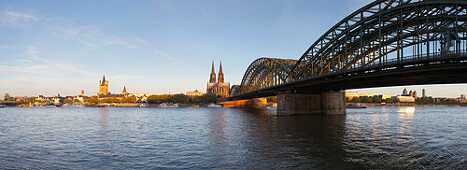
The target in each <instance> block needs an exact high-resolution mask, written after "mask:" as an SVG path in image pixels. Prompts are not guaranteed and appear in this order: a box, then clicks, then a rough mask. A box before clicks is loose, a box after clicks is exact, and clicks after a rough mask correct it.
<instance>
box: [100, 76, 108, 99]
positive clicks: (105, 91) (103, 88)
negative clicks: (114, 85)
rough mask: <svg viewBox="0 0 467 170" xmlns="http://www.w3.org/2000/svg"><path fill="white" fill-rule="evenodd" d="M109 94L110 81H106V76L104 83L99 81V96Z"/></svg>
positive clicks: (103, 79)
mask: <svg viewBox="0 0 467 170" xmlns="http://www.w3.org/2000/svg"><path fill="white" fill-rule="evenodd" d="M107 94H109V81H106V80H105V75H104V76H103V78H102V81H99V95H107Z"/></svg>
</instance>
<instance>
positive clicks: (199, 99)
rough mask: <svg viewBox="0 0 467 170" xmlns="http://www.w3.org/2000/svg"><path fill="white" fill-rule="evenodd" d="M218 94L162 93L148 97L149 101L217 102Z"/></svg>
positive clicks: (158, 102)
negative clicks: (188, 94)
mask: <svg viewBox="0 0 467 170" xmlns="http://www.w3.org/2000/svg"><path fill="white" fill-rule="evenodd" d="M217 98H218V96H216V95H213V94H205V95H202V96H192V97H190V96H187V95H185V94H183V93H180V94H175V95H169V94H162V95H151V96H149V97H148V103H157V104H160V103H165V102H172V103H215V102H216V101H217Z"/></svg>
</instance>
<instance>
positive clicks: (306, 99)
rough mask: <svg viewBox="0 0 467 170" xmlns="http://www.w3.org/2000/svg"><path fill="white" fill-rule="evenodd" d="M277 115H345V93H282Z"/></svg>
mask: <svg viewBox="0 0 467 170" xmlns="http://www.w3.org/2000/svg"><path fill="white" fill-rule="evenodd" d="M277 114H278V115H299V114H328V115H336V114H345V92H343V91H338V92H333V91H331V92H321V93H319V94H296V93H280V94H278V95H277Z"/></svg>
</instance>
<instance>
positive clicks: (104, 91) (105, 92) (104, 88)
mask: <svg viewBox="0 0 467 170" xmlns="http://www.w3.org/2000/svg"><path fill="white" fill-rule="evenodd" d="M125 96H128V92H127V91H126V87H125V86H123V91H122V94H111V93H110V92H109V81H106V80H105V75H104V76H103V77H102V80H101V81H99V93H98V94H97V97H98V98H106V97H125Z"/></svg>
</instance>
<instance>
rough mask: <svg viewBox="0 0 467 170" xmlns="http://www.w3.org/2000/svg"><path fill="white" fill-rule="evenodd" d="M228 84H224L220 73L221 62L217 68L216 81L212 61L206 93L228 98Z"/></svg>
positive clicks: (222, 74) (222, 75)
mask: <svg viewBox="0 0 467 170" xmlns="http://www.w3.org/2000/svg"><path fill="white" fill-rule="evenodd" d="M229 92H230V83H224V73H223V72H222V62H221V63H220V66H219V75H218V76H217V79H216V72H215V70H214V61H212V68H211V76H210V78H209V82H208V85H207V88H206V93H208V94H215V95H217V96H221V97H229Z"/></svg>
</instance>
